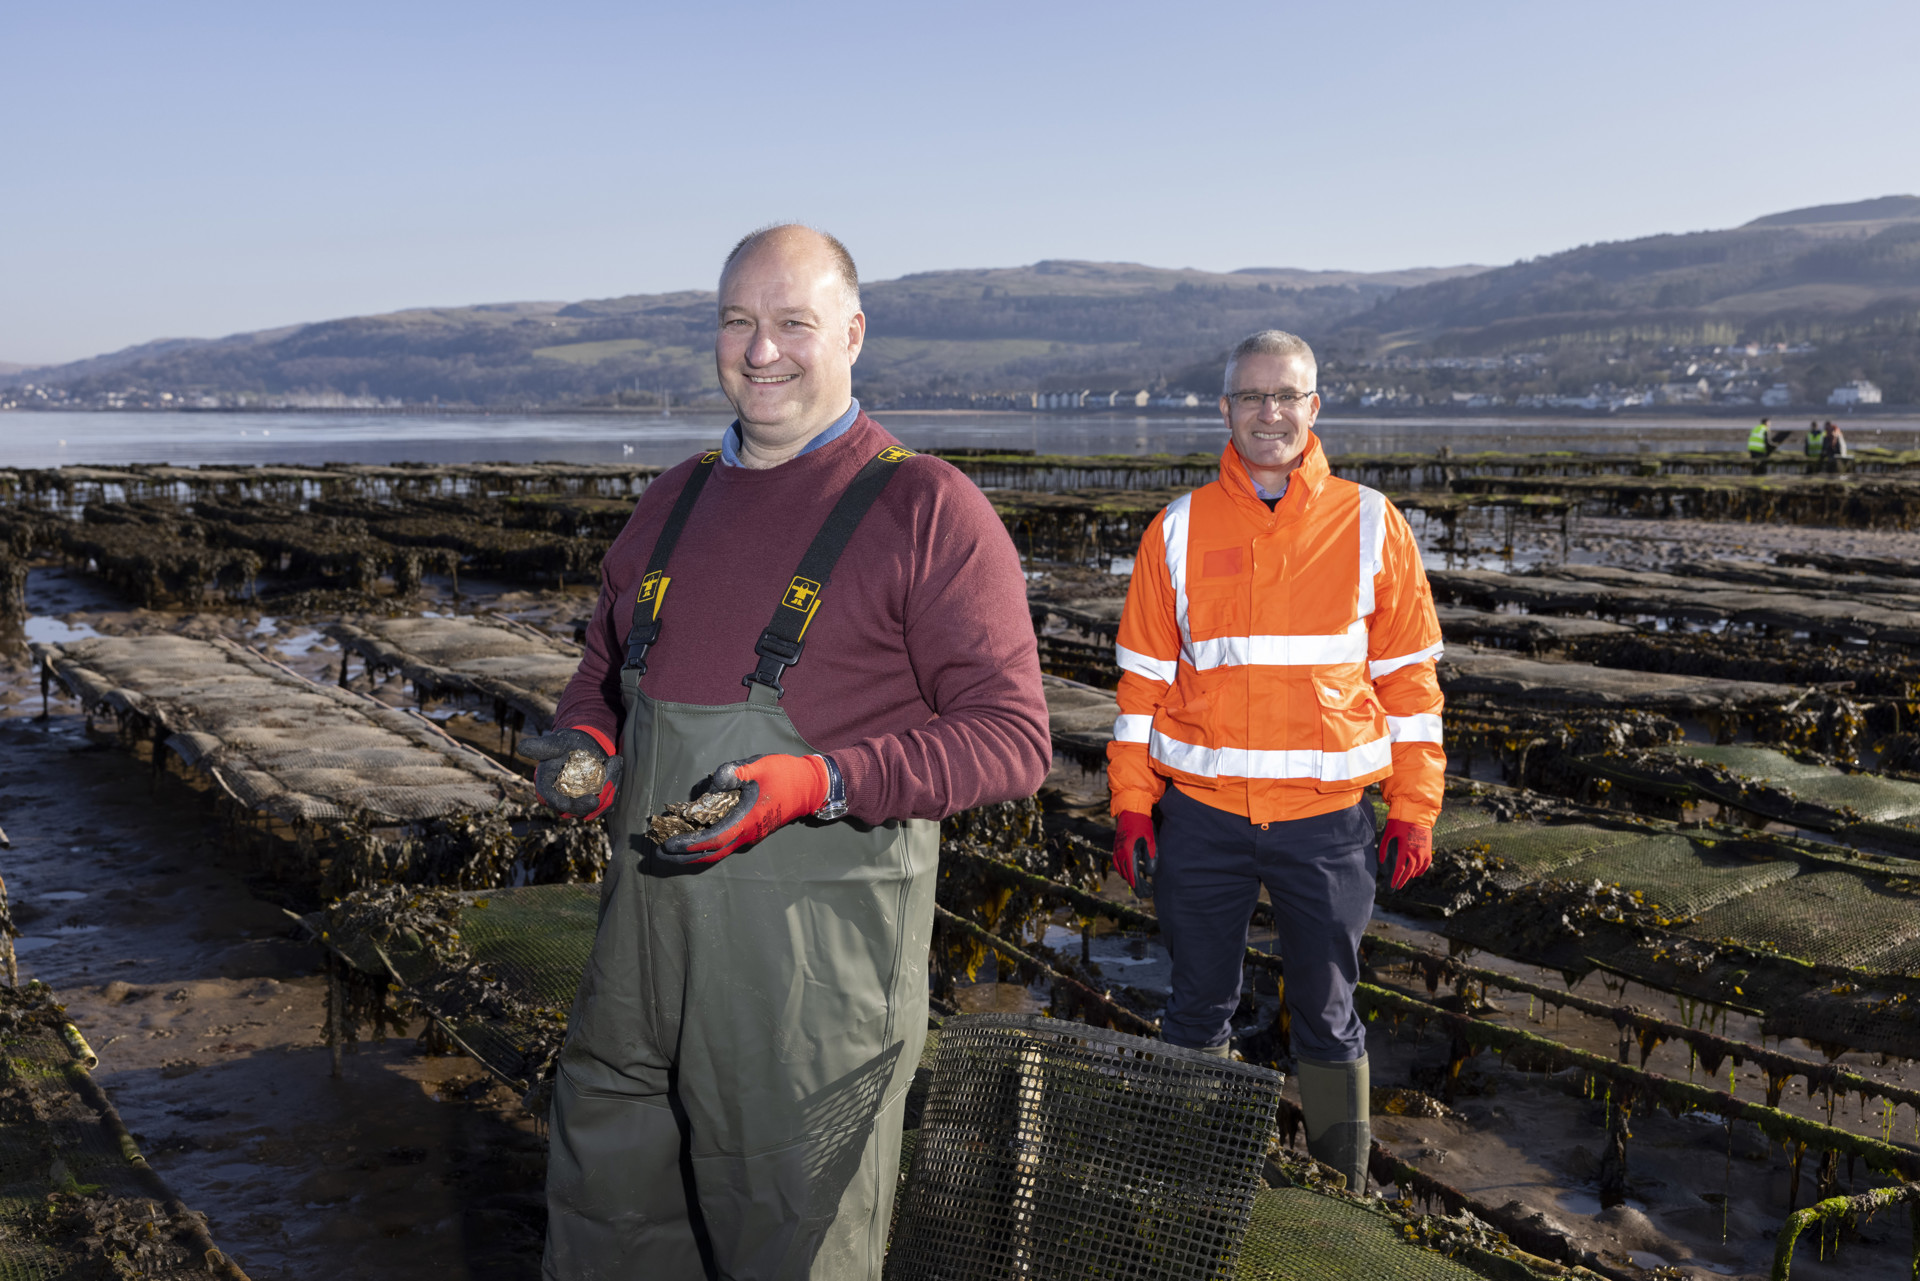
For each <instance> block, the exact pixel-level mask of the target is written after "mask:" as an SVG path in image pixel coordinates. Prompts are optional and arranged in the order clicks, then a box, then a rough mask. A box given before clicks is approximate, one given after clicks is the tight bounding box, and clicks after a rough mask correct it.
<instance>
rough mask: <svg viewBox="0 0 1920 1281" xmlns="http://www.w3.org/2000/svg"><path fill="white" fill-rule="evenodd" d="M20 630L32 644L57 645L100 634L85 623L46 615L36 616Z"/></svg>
mask: <svg viewBox="0 0 1920 1281" xmlns="http://www.w3.org/2000/svg"><path fill="white" fill-rule="evenodd" d="M20 630H21V631H22V632H23V633H24V634H25V635H26V638H27V640H28V641H29V642H30V643H36V644H41V645H57V644H59V643H60V642H62V641H77V640H85V639H86V638H87V637H89V636H98V635H99V634H100V633H99V632H96V631H94V630H93V628H91V627H89V626H87V625H86V624H85V623H67V622H62V621H61V620H60V619H58V618H50V617H48V616H47V615H45V614H34V615H32V616H31V617H29V618H28V619H27V621H26V622H25V623H23V624H21V627H20Z"/></svg>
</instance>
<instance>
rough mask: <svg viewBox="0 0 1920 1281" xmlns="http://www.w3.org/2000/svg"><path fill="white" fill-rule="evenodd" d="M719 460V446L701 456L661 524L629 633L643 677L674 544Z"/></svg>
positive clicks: (632, 657) (630, 655) (630, 661)
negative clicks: (663, 523) (664, 521)
mask: <svg viewBox="0 0 1920 1281" xmlns="http://www.w3.org/2000/svg"><path fill="white" fill-rule="evenodd" d="M719 461H720V451H719V450H717V449H716V450H714V451H713V452H712V453H709V454H704V455H702V456H701V458H700V463H699V465H698V466H697V467H695V468H694V469H693V475H691V476H689V477H687V483H686V485H685V486H683V487H682V488H681V490H680V495H679V497H677V498H675V499H674V500H673V510H672V511H670V512H668V513H667V523H666V524H665V525H662V526H661V527H660V537H659V538H658V539H656V540H654V544H653V555H652V556H650V557H648V558H647V572H646V574H645V576H643V577H642V578H641V579H640V590H639V592H638V593H636V594H635V596H634V598H633V627H632V629H631V630H630V631H628V633H627V661H626V664H625V666H626V667H629V668H633V669H635V670H637V671H638V672H639V673H640V674H641V675H642V676H645V675H646V674H647V651H648V650H649V649H651V648H652V647H653V644H654V642H655V641H657V640H659V639H660V605H661V603H662V602H663V601H665V600H666V599H667V584H668V583H669V582H671V581H673V580H672V579H670V578H668V577H667V561H668V560H670V559H671V558H672V556H673V549H674V545H675V544H677V543H678V542H679V541H680V533H681V531H682V530H684V529H686V527H687V515H688V514H689V513H690V512H692V511H693V504H694V502H695V500H697V499H698V498H699V497H700V490H701V489H702V488H703V487H704V486H705V485H706V483H707V477H709V476H711V475H713V468H714V464H716V463H718V462H719Z"/></svg>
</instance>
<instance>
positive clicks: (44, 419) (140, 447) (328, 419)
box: [0, 411, 1920, 467]
mask: <svg viewBox="0 0 1920 1281" xmlns="http://www.w3.org/2000/svg"><path fill="white" fill-rule="evenodd" d="M875 417H877V418H878V419H879V420H880V421H881V422H882V423H884V424H885V425H886V426H887V428H888V429H889V430H891V431H892V432H893V433H894V434H895V435H897V436H899V437H900V439H901V440H903V441H905V442H906V443H907V444H908V445H910V446H913V447H914V448H917V449H941V448H946V449H956V448H976V449H978V448H990V449H1031V450H1036V451H1038V452H1040V453H1058V454H1159V453H1176V454H1177V453H1187V452H1191V451H1196V450H1203V451H1212V450H1217V449H1218V448H1220V445H1221V442H1222V441H1223V440H1224V439H1225V432H1224V430H1223V429H1222V428H1221V426H1220V420H1219V419H1218V418H1216V417H1213V416H1212V415H1198V414H1196V415H1194V416H1192V417H1174V416H1163V417H1151V418H1146V417H1135V416H1133V415H1129V414H1086V415H1077V414H964V413H962V414H929V413H913V412H910V411H907V412H887V413H880V414H876V415H875ZM728 421H729V416H727V415H724V414H678V413H676V414H674V415H672V416H671V417H662V416H661V415H659V414H631V415H622V414H581V415H566V414H540V415H481V414H432V415H415V414H342V413H263V414H236V413H137V412H127V413H32V412H18V413H0V467H57V466H60V465H62V464H66V463H131V462H171V463H180V464H200V463H307V464H312V463H324V462H370V463H389V462H434V463H452V462H481V461H508V462H536V461H564V462H578V463H608V462H620V461H622V460H627V461H633V462H640V463H660V464H670V463H675V462H679V461H680V460H681V459H683V458H685V457H687V456H688V455H689V454H691V453H694V452H696V451H697V450H700V449H703V448H707V447H709V446H711V445H712V444H713V443H714V442H715V441H717V440H718V439H719V436H720V433H721V431H722V430H723V429H724V428H725V427H726V425H727V423H728ZM1748 425H1749V422H1748V420H1747V419H1745V418H1727V419H1699V418H1691V419H1690V418H1672V419H1659V418H1633V419H1620V418H1578V417H1552V416H1544V415H1543V416H1539V417H1528V418H1521V417H1514V418H1362V417H1346V416H1343V415H1340V414H1338V413H1334V412H1329V413H1327V414H1323V415H1322V416H1321V419H1320V434H1321V436H1322V438H1323V439H1324V440H1325V441H1326V444H1327V448H1328V449H1329V450H1330V451H1332V452H1334V453H1359V452H1377V451H1394V450H1411V451H1417V452H1431V451H1433V450H1435V449H1438V448H1439V447H1440V446H1442V445H1451V446H1452V447H1453V448H1454V450H1456V451H1469V450H1483V449H1498V450H1511V451H1516V452H1537V451H1542V450H1553V449H1577V450H1587V451H1594V452H1608V453H1611V452H1624V453H1633V452H1635V451H1643V450H1674V449H1741V448H1744V447H1745V445H1746V438H1747V427H1748ZM1783 425H1785V426H1787V427H1790V428H1794V429H1796V430H1798V429H1803V428H1804V427H1805V426H1806V424H1805V422H1804V421H1800V420H1797V419H1791V418H1790V419H1787V420H1785V422H1784V424H1783ZM1846 429H1847V435H1848V438H1849V439H1850V440H1851V441H1852V442H1853V444H1854V445H1855V446H1856V447H1857V446H1861V445H1883V446H1886V447H1888V448H1894V449H1912V448H1916V447H1920V419H1887V418H1875V419H1868V420H1863V421H1862V422H1861V423H1860V424H1859V425H1857V426H1855V425H1853V424H1851V423H1849V424H1846ZM1797 446H1798V440H1797V439H1796V440H1794V441H1793V442H1791V443H1790V444H1789V448H1797Z"/></svg>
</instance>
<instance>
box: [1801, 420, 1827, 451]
mask: <svg viewBox="0 0 1920 1281" xmlns="http://www.w3.org/2000/svg"><path fill="white" fill-rule="evenodd" d="M1826 446H1827V439H1826V437H1825V436H1823V435H1822V434H1821V432H1820V420H1819V419H1818V418H1816V419H1814V420H1813V421H1812V422H1810V423H1808V424H1807V440H1806V446H1805V448H1806V452H1807V457H1809V458H1812V459H1815V460H1818V459H1820V458H1823V457H1825V456H1826Z"/></svg>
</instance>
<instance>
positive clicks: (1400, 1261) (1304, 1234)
mask: <svg viewBox="0 0 1920 1281" xmlns="http://www.w3.org/2000/svg"><path fill="white" fill-rule="evenodd" d="M1502 1274H1503V1275H1504V1276H1507V1277H1513V1276H1516V1275H1522V1276H1523V1275H1527V1273H1526V1272H1525V1270H1524V1269H1520V1268H1519V1266H1518V1265H1517V1264H1516V1265H1514V1266H1513V1268H1512V1269H1511V1270H1508V1269H1503V1273H1502ZM1485 1275H1486V1274H1485V1273H1481V1272H1476V1271H1475V1270H1474V1269H1472V1268H1470V1267H1467V1266H1466V1265H1465V1264H1462V1263H1457V1262H1455V1261H1454V1260H1452V1259H1449V1258H1447V1257H1446V1256H1444V1255H1440V1254H1436V1253H1434V1252H1433V1251H1432V1250H1427V1249H1423V1248H1422V1247H1420V1246H1418V1245H1414V1244H1412V1243H1410V1242H1408V1241H1407V1240H1406V1239H1405V1238H1404V1237H1403V1236H1402V1235H1401V1225H1400V1223H1399V1221H1398V1220H1396V1219H1393V1218H1390V1217H1388V1216H1387V1215H1384V1214H1381V1213H1379V1212H1378V1211H1374V1210H1369V1209H1366V1208H1365V1207H1364V1206H1359V1205H1355V1204H1354V1203H1353V1202H1351V1201H1342V1200H1339V1199H1337V1198H1335V1197H1330V1196H1321V1195H1319V1194H1318V1193H1314V1192H1309V1191H1307V1190H1305V1189H1303V1188H1268V1189H1265V1190H1263V1191H1262V1192H1261V1193H1260V1194H1259V1196H1257V1197H1256V1198H1255V1199H1254V1203H1253V1221H1252V1222H1251V1223H1250V1224H1249V1225H1248V1227H1247V1237H1246V1244H1245V1245H1244V1246H1242V1247H1241V1251H1240V1268H1239V1271H1238V1273H1236V1276H1237V1279H1238V1281H1477V1279H1478V1278H1480V1277H1482V1276H1485Z"/></svg>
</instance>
